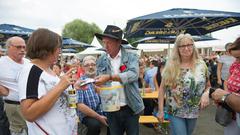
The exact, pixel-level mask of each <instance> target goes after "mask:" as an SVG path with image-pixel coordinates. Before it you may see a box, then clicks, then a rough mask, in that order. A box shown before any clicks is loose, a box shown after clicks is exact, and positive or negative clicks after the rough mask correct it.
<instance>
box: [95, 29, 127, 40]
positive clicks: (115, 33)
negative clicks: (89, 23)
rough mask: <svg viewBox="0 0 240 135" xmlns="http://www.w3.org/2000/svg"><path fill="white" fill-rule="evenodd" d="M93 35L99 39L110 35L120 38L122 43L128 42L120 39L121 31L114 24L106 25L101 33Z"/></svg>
mask: <svg viewBox="0 0 240 135" xmlns="http://www.w3.org/2000/svg"><path fill="white" fill-rule="evenodd" d="M95 36H96V37H97V38H98V39H100V40H102V38H103V37H110V38H114V39H118V40H121V41H122V44H128V41H126V40H123V39H122V36H123V31H122V30H121V29H120V28H119V27H117V26H114V25H108V26H107V27H106V29H105V30H104V32H103V34H100V33H95Z"/></svg>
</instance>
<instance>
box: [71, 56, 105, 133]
mask: <svg viewBox="0 0 240 135" xmlns="http://www.w3.org/2000/svg"><path fill="white" fill-rule="evenodd" d="M82 64H83V68H84V71H85V74H84V75H82V76H81V77H80V79H79V80H78V81H77V83H76V84H75V88H76V89H77V90H78V91H77V95H78V103H77V108H78V110H79V117H80V120H81V123H83V124H84V125H85V126H87V128H88V131H87V135H99V134H100V129H101V127H102V125H105V126H107V118H106V117H105V116H104V115H103V111H102V109H101V107H100V106H101V101H100V96H99V95H98V94H97V93H96V92H95V86H94V84H93V83H88V84H87V85H84V86H82V87H80V86H79V84H80V83H81V82H84V81H86V80H87V79H89V78H91V79H93V78H95V76H96V58H95V57H93V56H90V55H89V56H86V57H84V59H83V62H82ZM107 134H109V132H108V133H107Z"/></svg>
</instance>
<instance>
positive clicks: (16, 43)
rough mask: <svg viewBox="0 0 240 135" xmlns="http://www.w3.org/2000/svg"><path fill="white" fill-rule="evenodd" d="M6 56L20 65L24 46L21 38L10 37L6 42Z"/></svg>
mask: <svg viewBox="0 0 240 135" xmlns="http://www.w3.org/2000/svg"><path fill="white" fill-rule="evenodd" d="M6 46H7V55H8V56H9V57H10V58H12V59H13V60H14V61H15V62H17V63H22V58H23V57H24V56H25V48H26V44H25V41H24V39H23V38H21V37H17V36H15V37H11V38H9V39H8V40H7V41H6Z"/></svg>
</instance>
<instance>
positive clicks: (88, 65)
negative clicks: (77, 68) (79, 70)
mask: <svg viewBox="0 0 240 135" xmlns="http://www.w3.org/2000/svg"><path fill="white" fill-rule="evenodd" d="M83 66H84V67H90V66H92V67H95V66H96V64H93V63H91V64H86V65H85V64H84V65H83Z"/></svg>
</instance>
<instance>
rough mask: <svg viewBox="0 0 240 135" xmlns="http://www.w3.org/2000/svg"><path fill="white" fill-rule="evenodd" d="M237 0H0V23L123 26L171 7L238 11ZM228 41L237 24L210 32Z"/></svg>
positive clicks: (238, 29) (239, 33) (57, 27)
mask: <svg viewBox="0 0 240 135" xmlns="http://www.w3.org/2000/svg"><path fill="white" fill-rule="evenodd" d="M239 5H240V1H239V0H0V24H3V23H8V24H15V25H19V26H23V27H27V28H31V29H37V28H39V27H44V28H48V29H50V30H52V31H55V32H57V33H59V34H61V32H62V29H63V28H64V25H65V24H66V23H69V22H71V21H73V20H74V19H81V20H83V21H86V22H88V23H95V24H97V25H98V26H99V27H100V29H102V30H104V29H105V27H106V26H107V25H108V24H113V25H117V26H119V27H120V28H122V29H123V28H125V27H126V23H127V21H128V20H130V19H132V18H135V17H138V16H142V15H146V14H150V13H154V12H160V11H164V10H168V9H171V8H195V9H207V10H220V11H230V12H239V13H240V8H239ZM212 36H213V37H215V38H218V39H221V40H224V42H231V41H233V40H234V39H236V38H237V37H238V36H240V26H235V27H231V28H228V29H224V30H220V31H217V32H213V33H212Z"/></svg>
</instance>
